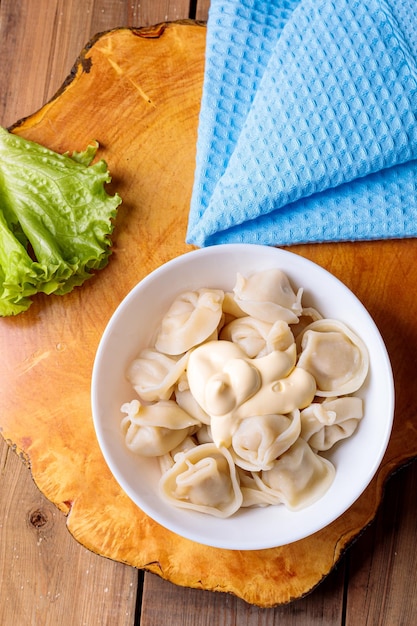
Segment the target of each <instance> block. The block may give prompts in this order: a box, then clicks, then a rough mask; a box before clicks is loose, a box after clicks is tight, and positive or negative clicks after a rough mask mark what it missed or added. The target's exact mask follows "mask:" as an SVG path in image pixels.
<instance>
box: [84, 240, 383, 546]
mask: <svg viewBox="0 0 417 626" xmlns="http://www.w3.org/2000/svg"><path fill="white" fill-rule="evenodd" d="M270 267H278V268H280V269H282V270H283V271H284V272H285V273H286V274H287V276H288V277H289V279H290V281H291V283H292V284H293V287H294V288H296V289H297V288H299V287H303V288H304V296H303V305H304V306H309V305H310V306H311V305H314V306H315V307H316V308H317V309H318V310H319V311H320V312H321V313H322V314H323V315H324V316H326V317H331V318H334V319H338V320H341V321H344V322H345V323H346V324H347V325H348V326H349V327H350V328H351V329H352V330H353V331H354V332H356V333H357V334H358V335H359V336H360V337H361V338H362V339H363V340H364V342H365V343H366V345H367V347H368V350H369V356H370V371H369V375H368V378H367V381H366V383H365V385H364V386H363V388H362V389H361V392H360V394H359V395H361V396H362V397H363V398H364V408H365V416H364V418H363V420H362V421H361V423H360V426H359V428H358V429H357V431H356V433H355V434H354V435H353V436H352V437H351V438H349V439H347V440H345V441H343V442H341V444H340V445H338V446H336V449H335V451H334V452H330V453H328V454H327V456H328V458H330V459H331V461H332V462H333V463H334V465H335V466H336V477H335V480H334V482H333V484H332V486H331V487H330V489H329V490H328V492H327V493H326V494H325V495H324V496H323V497H322V498H321V499H320V500H318V501H317V502H316V503H314V504H312V505H311V506H309V507H307V508H306V509H303V510H301V511H298V512H291V511H289V510H287V509H286V508H285V507H284V506H281V505H279V506H269V507H265V508H252V509H241V510H240V511H239V512H238V513H237V514H235V515H234V516H232V517H231V518H228V519H219V518H216V517H213V516H209V515H205V514H202V513H198V512H195V511H188V510H184V509H179V508H174V507H172V506H171V505H169V504H168V503H166V502H164V501H163V500H162V499H161V498H160V496H159V495H158V486H157V484H158V480H159V477H160V472H159V466H158V462H157V460H156V459H149V458H141V457H138V456H135V455H134V454H133V453H131V452H129V451H128V450H127V448H126V447H125V443H124V438H123V435H122V432H121V427H120V422H121V418H122V413H121V412H120V407H121V405H122V404H123V403H124V402H127V401H130V400H132V399H133V398H135V392H134V391H133V390H132V387H131V385H130V383H129V382H128V381H127V380H126V378H125V372H126V368H127V366H128V365H129V363H130V362H131V361H132V360H133V359H134V358H135V357H136V356H137V354H138V353H139V352H140V350H141V349H142V348H144V347H145V346H148V345H150V341H151V338H152V336H153V335H154V333H155V330H156V327H157V325H158V322H159V321H160V319H161V318H162V315H163V314H164V313H165V311H166V310H167V309H168V307H169V305H170V304H171V302H172V301H173V299H174V298H175V296H177V295H178V294H179V293H181V292H182V291H185V290H187V289H196V288H200V287H208V288H220V289H224V290H231V289H232V287H233V286H234V284H235V280H236V274H237V272H240V273H241V274H243V275H249V274H252V273H254V272H255V271H259V270H262V269H267V268H270ZM92 410H93V419H94V426H95V429H96V434H97V438H98V441H99V444H100V447H101V450H102V453H103V455H104V458H105V460H106V462H107V464H108V466H109V468H110V470H111V471H112V473H113V475H114V477H115V478H116V480H117V481H118V483H119V484H120V486H121V487H122V488H123V490H124V491H125V492H126V493H127V495H128V496H129V497H130V498H131V499H132V500H133V501H134V502H135V503H136V504H137V505H138V507H140V508H141V509H142V510H143V511H144V512H145V513H147V514H148V515H149V516H150V517H152V518H153V519H154V520H156V521H157V522H159V523H160V524H161V525H163V526H165V527H166V528H168V529H170V530H172V531H173V532H175V533H177V534H179V535H182V536H183V537H187V538H189V539H191V540H193V541H196V542H199V543H202V544H206V545H210V546H214V547H218V548H228V549H232V550H259V549H263V548H270V547H276V546H280V545H286V544H288V543H291V542H293V541H297V540H299V539H303V538H305V537H307V536H309V535H311V534H313V533H314V532H316V531H318V530H320V529H321V528H323V527H325V526H327V525H328V524H330V523H331V522H332V521H334V520H335V519H336V518H337V517H339V516H340V515H342V514H343V513H344V512H345V511H346V510H347V509H348V508H349V507H350V506H351V505H352V504H353V503H354V502H355V500H357V498H358V497H359V496H360V495H361V494H362V492H363V491H364V490H365V488H366V487H367V485H368V484H369V482H370V481H371V480H372V478H373V476H374V475H375V472H376V471H377V469H378V467H379V465H380V463H381V460H382V457H383V455H384V452H385V450H386V447H387V444H388V440H389V437H390V433H391V428H392V421H393V413H394V385H393V377H392V370H391V365H390V361H389V357H388V354H387V351H386V348H385V345H384V342H383V340H382V338H381V335H380V333H379V331H378V329H377V327H376V325H375V323H374V322H373V320H372V318H371V317H370V315H369V313H368V312H367V310H366V309H365V308H364V306H363V305H362V304H361V302H360V301H359V300H358V299H357V298H356V296H355V295H354V294H352V292H351V291H350V290H349V289H348V288H347V287H346V286H345V285H343V284H342V283H341V282H340V281H339V280H338V279H336V278H335V277H334V276H333V275H331V274H330V273H329V272H327V271H326V270H324V269H323V268H321V267H319V266H318V265H316V264H315V263H312V262H311V261H308V260H306V259H304V258H303V257H301V256H298V255H296V254H294V253H291V252H287V251H284V250H280V249H277V248H272V247H267V246H257V245H251V244H230V245H220V246H214V247H210V248H203V249H201V250H196V251H193V252H190V253H187V254H185V255H183V256H180V257H178V258H176V259H173V260H172V261H170V262H168V263H167V264H165V265H164V266H162V267H160V268H158V269H157V270H155V271H154V272H152V273H151V274H150V275H149V276H147V277H146V278H145V279H144V280H142V281H141V282H140V283H139V284H138V285H136V287H134V289H133V290H132V291H131V292H130V293H129V294H128V295H127V297H126V298H125V299H124V300H123V301H122V303H121V304H120V305H119V307H118V308H117V310H116V311H115V313H114V314H113V316H112V318H111V320H110V322H109V324H108V325H107V327H106V329H105V332H104V334H103V337H102V339H101V342H100V345H99V347H98V350H97V354H96V359H95V363H94V369H93V376H92Z"/></svg>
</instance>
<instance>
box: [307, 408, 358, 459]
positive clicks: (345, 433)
mask: <svg viewBox="0 0 417 626" xmlns="http://www.w3.org/2000/svg"><path fill="white" fill-rule="evenodd" d="M362 417H363V400H362V398H358V397H355V396H346V397H342V398H335V399H333V400H325V401H324V402H322V403H318V402H313V404H311V405H310V406H309V407H307V408H305V409H303V410H302V411H301V437H302V438H303V439H304V440H305V441H307V443H308V444H309V445H310V446H311V447H312V448H313V450H316V451H324V450H329V449H330V448H331V447H332V446H334V444H335V443H337V442H338V441H340V440H342V439H346V438H347V437H350V436H351V435H353V433H354V432H355V430H356V428H357V426H358V424H359V421H360V420H361V419H362Z"/></svg>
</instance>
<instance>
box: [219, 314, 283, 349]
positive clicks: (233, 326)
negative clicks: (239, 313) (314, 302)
mask: <svg viewBox="0 0 417 626" xmlns="http://www.w3.org/2000/svg"><path fill="white" fill-rule="evenodd" d="M219 339H224V340H226V341H233V343H235V344H237V345H239V346H240V347H241V348H242V349H243V350H244V351H245V353H246V354H247V356H248V357H250V358H259V357H261V356H265V355H266V354H269V353H270V352H272V351H273V350H286V349H287V348H288V347H289V346H290V345H291V344H292V343H294V335H293V334H292V332H291V329H290V327H289V326H288V324H287V322H284V321H283V320H278V321H277V322H275V323H273V324H272V323H270V322H263V321H262V320H258V319H256V318H254V317H250V316H248V315H247V316H245V317H240V318H238V319H235V320H233V321H232V322H229V324H227V325H226V326H225V327H224V328H223V329H222V331H221V333H220V335H219Z"/></svg>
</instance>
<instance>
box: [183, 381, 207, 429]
mask: <svg viewBox="0 0 417 626" xmlns="http://www.w3.org/2000/svg"><path fill="white" fill-rule="evenodd" d="M175 400H176V401H177V404H178V406H180V407H181V408H182V409H183V410H184V411H186V412H187V413H188V414H189V415H192V416H193V417H195V418H196V419H198V420H199V421H200V422H201V423H202V424H210V416H209V415H207V413H206V412H205V411H204V410H203V409H202V407H201V406H200V405H199V404H198V402H197V400H196V399H195V398H194V396H193V394H192V393H191V391H190V390H189V389H176V390H175Z"/></svg>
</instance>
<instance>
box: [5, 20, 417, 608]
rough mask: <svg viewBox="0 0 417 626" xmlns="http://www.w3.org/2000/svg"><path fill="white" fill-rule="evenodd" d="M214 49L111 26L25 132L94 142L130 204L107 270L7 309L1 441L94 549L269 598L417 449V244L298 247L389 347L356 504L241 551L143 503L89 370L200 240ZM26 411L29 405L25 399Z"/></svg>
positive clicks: (320, 562)
mask: <svg viewBox="0 0 417 626" xmlns="http://www.w3.org/2000/svg"><path fill="white" fill-rule="evenodd" d="M204 44H205V29H204V28H203V27H202V26H199V25H196V24H192V23H178V24H169V25H166V26H157V27H155V28H152V29H150V30H145V31H138V30H129V29H118V30H115V31H112V32H109V33H106V34H103V35H102V36H100V37H98V38H97V39H96V40H95V41H94V42H92V45H90V46H88V48H87V49H86V51H85V52H84V53H83V55H82V57H81V59H80V63H79V64H78V66H77V70H76V72H75V76H74V79H73V80H72V81H71V82H69V83H68V84H67V85H66V87H65V89H64V90H63V91H62V92H61V93H60V94H59V96H58V97H57V98H55V99H54V100H53V101H51V102H50V103H49V104H47V105H46V106H44V107H43V108H42V109H41V110H40V111H38V112H37V113H35V114H33V115H31V116H30V117H29V118H28V119H27V120H26V121H25V122H24V123H22V124H20V125H18V126H17V127H16V129H15V130H16V132H19V133H21V134H22V135H24V136H26V137H28V138H30V139H34V140H36V141H39V142H40V143H44V144H45V145H48V146H49V147H51V148H53V149H55V150H57V151H60V152H62V151H65V150H71V149H77V150H80V149H82V148H83V147H85V145H86V144H87V143H88V142H89V141H90V140H91V139H92V138H95V139H98V141H99V142H100V145H101V152H100V154H99V156H102V157H104V158H105V159H106V161H107V162H108V164H109V167H110V170H111V172H112V173H113V185H114V188H117V189H118V191H119V193H120V194H121V196H122V198H124V204H123V205H122V209H121V211H120V214H119V217H118V220H117V226H116V230H115V234H114V240H115V249H114V254H113V258H112V260H111V263H110V265H109V267H108V268H107V269H106V270H104V271H103V272H101V273H100V274H99V275H97V276H96V277H95V278H94V279H93V280H91V281H90V282H89V283H88V284H87V285H85V286H84V287H83V288H82V289H78V290H75V291H74V292H73V293H72V294H70V295H69V296H66V297H65V298H56V297H54V298H48V297H42V296H41V297H39V298H36V299H35V302H34V304H33V306H32V308H31V309H30V310H29V312H28V313H27V314H24V315H21V316H18V318H15V319H7V320H2V326H1V327H0V332H1V331H2V330H3V332H4V342H5V347H6V349H5V355H6V359H5V361H4V363H5V365H4V367H5V370H3V371H0V375H1V378H2V382H1V383H0V384H1V385H2V389H1V391H2V394H3V397H4V400H5V415H4V417H2V422H3V429H4V436H5V437H6V438H7V439H9V440H11V441H12V442H13V443H14V444H16V445H17V447H18V449H19V450H21V451H22V452H24V453H25V454H26V455H28V457H29V458H30V463H31V466H32V473H33V476H34V478H35V480H36V482H37V484H38V485H39V487H40V489H41V491H42V492H43V493H45V494H46V495H47V497H48V498H49V499H50V500H51V501H52V502H54V503H56V504H57V506H59V507H60V508H61V509H62V510H63V511H65V512H66V513H68V514H69V517H68V527H69V529H70V531H71V532H72V533H73V535H74V536H75V537H76V538H77V539H78V541H79V542H80V543H82V544H83V545H85V546H86V547H88V548H89V549H90V550H92V551H94V552H97V553H98V554H101V555H104V556H108V557H111V558H113V559H116V560H118V561H123V562H125V563H129V564H131V565H134V566H136V567H139V568H145V569H147V570H149V571H152V572H155V573H158V574H159V575H160V576H161V577H163V578H166V579H168V580H170V581H173V582H175V583H177V584H179V585H184V586H189V587H196V588H203V589H209V590H217V591H225V592H231V593H233V594H235V595H236V596H238V597H240V598H243V599H244V600H246V601H247V602H249V603H252V604H256V605H259V606H262V607H268V606H274V605H277V604H283V603H286V602H289V601H291V600H294V599H295V598H299V597H301V596H303V595H304V594H306V593H307V592H309V591H310V590H311V589H312V588H314V587H315V586H316V585H317V584H318V583H319V582H320V581H321V580H322V579H323V577H324V576H326V575H327V574H328V573H329V571H330V570H331V569H332V568H333V567H334V565H335V563H337V561H338V560H339V558H340V556H341V554H342V553H343V551H344V550H345V549H346V547H347V546H348V545H349V543H350V542H351V540H352V539H353V538H354V537H355V536H356V535H357V534H358V532H360V530H361V529H362V528H363V527H365V526H366V525H367V524H368V523H369V522H370V521H371V520H372V519H373V517H374V516H375V513H376V510H377V507H378V504H379V502H380V499H381V495H382V490H383V486H384V482H385V480H386V478H387V476H388V475H389V474H390V472H391V471H392V470H393V469H394V468H395V467H397V466H398V465H400V464H401V463H403V462H405V461H406V460H407V459H408V458H410V457H411V456H414V455H415V454H416V449H417V432H416V427H415V421H414V415H415V413H416V405H417V393H416V391H415V390H414V389H412V388H410V386H409V383H410V382H411V379H412V377H413V375H414V371H415V364H414V357H412V356H411V355H412V354H413V352H412V350H410V348H411V347H412V346H416V344H417V337H416V329H415V328H414V327H413V326H410V325H405V324H404V323H403V324H402V326H401V330H400V331H399V330H398V328H399V324H401V322H402V319H403V315H402V313H403V312H404V311H408V310H410V307H411V306H412V300H413V292H412V290H410V289H404V288H402V284H403V283H402V282H401V281H399V280H398V277H399V276H400V275H401V274H403V275H404V273H405V271H406V272H407V280H408V281H409V283H411V284H414V285H416V284H417V269H414V268H413V267H411V259H412V258H413V257H414V256H415V253H416V246H417V242H415V241H408V242H404V241H402V242H372V243H361V244H338V245H334V244H326V245H321V246H317V245H312V246H297V247H293V251H294V252H296V253H299V254H302V255H305V256H307V257H308V258H311V259H312V260H314V261H316V262H317V263H319V264H321V265H324V266H325V267H326V268H327V269H329V270H330V271H332V272H333V273H334V274H335V275H337V276H338V277H339V278H341V279H342V280H343V281H344V282H345V283H346V284H347V285H348V286H349V287H350V288H351V289H352V290H353V291H354V292H355V293H356V294H357V295H358V296H359V297H360V298H361V299H362V300H363V301H364V302H365V304H366V306H367V307H368V309H369V310H370V312H371V314H372V315H373V316H374V318H375V320H376V322H377V324H379V326H380V328H381V331H382V333H383V336H384V338H385V340H386V342H387V346H388V350H389V352H390V354H391V356H392V358H393V364H394V373H395V377H396V381H397V392H398V406H397V413H396V419H395V428H394V433H393V437H392V439H391V442H390V445H389V448H388V451H387V454H386V455H385V458H384V460H383V463H382V465H381V467H380V469H379V472H378V474H377V476H376V478H375V479H374V480H373V481H372V483H371V485H370V486H369V487H368V489H367V490H366V492H365V494H364V495H363V496H362V497H361V498H360V499H359V500H358V502H357V503H355V505H353V506H352V507H351V509H350V510H349V511H348V513H347V514H346V515H344V516H343V517H341V518H339V519H338V520H336V521H335V522H334V523H333V524H331V525H330V526H328V527H327V528H326V529H324V530H323V531H320V532H318V533H316V534H315V535H314V536H313V537H311V538H308V539H306V540H303V541H300V542H297V543H294V544H291V545H290V546H285V547H282V548H275V549H273V550H265V551H261V552H256V551H255V552H252V551H248V552H242V553H236V552H234V553H230V552H227V551H222V550H214V549H211V548H207V547H204V546H198V545H197V544H194V543H192V542H189V541H187V540H185V539H182V538H179V537H177V536H175V535H173V534H172V533H170V532H168V531H166V530H165V529H162V528H161V527H159V526H158V525H157V524H155V523H154V522H153V521H152V520H150V519H149V518H147V517H146V516H145V515H144V514H143V513H142V512H140V511H138V509H137V508H136V507H135V506H134V505H133V504H132V503H131V502H130V500H129V499H128V498H127V497H126V496H125V495H124V494H123V492H121V490H120V488H119V487H118V486H117V484H116V483H115V481H114V480H113V478H112V477H111V475H110V473H109V471H108V470H107V468H106V467H105V465H104V463H103V460H102V457H101V455H100V452H99V450H98V445H97V443H96V442H95V437H94V431H93V426H92V421H91V416H90V389H89V384H90V374H91V368H92V363H93V359H94V354H95V349H96V347H97V344H98V341H99V339H100V336H101V333H102V331H103V329H104V326H105V324H106V322H107V320H108V318H109V316H110V314H111V313H112V311H113V310H114V308H115V307H116V306H117V304H118V303H119V302H120V300H121V299H122V298H123V297H124V295H126V293H127V292H128V291H129V290H130V289H131V288H132V287H133V285H134V284H135V283H136V282H137V281H138V280H140V279H141V278H142V277H143V276H144V275H145V274H147V273H148V272H149V271H151V270H152V269H154V268H155V267H157V266H159V265H161V264H162V263H163V262H165V261H167V260H168V259H170V258H172V257H174V256H177V255H178V254H181V253H183V252H185V251H187V250H188V249H191V248H190V247H189V246H186V245H185V243H184V233H185V227H186V220H187V214H188V206H189V199H190V192H191V186H192V180H193V172H194V156H195V154H194V152H195V141H196V129H197V119H198V111H199V101H200V95H201V86H202V77H203V67H204V63H203V60H204ZM109 103H111V104H110V105H109ZM103 111H104V112H105V114H104V116H103ZM138 137H140V142H138V141H137V138H138ZM394 297H395V309H393V306H392V304H393V298H394ZM399 334H400V336H401V341H399V339H398V336H399ZM404 341H406V345H407V350H405V349H404ZM74 364H76V366H74ZM63 372H65V373H66V374H65V376H63V375H62V373H63ZM407 377H408V378H407ZM45 380H49V385H48V387H47V388H45V386H44V385H42V381H45ZM16 397H18V398H19V401H18V402H17V403H16ZM34 397H36V403H34V402H33V398H34ZM27 407H30V414H27V413H26V414H25V412H24V411H23V410H22V409H23V408H27ZM34 424H36V427H34ZM46 441H47V442H48V445H47V446H46V445H45V442H46ZM246 572H251V575H250V577H248V576H247V574H246Z"/></svg>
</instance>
